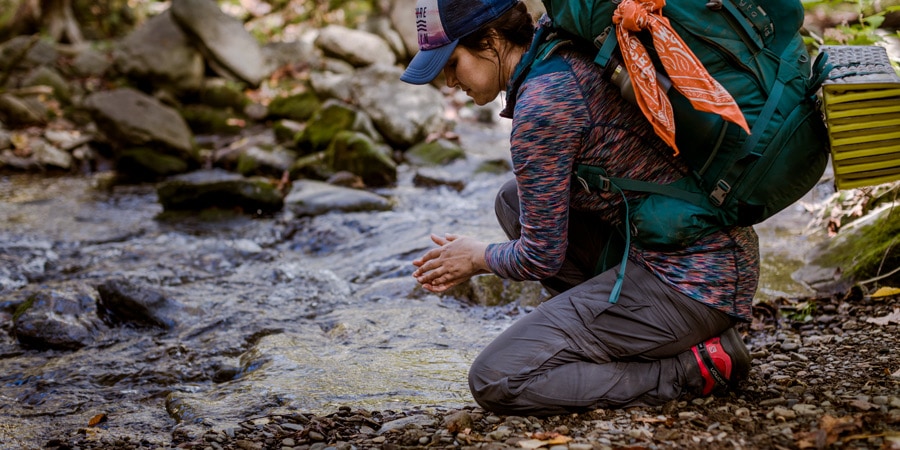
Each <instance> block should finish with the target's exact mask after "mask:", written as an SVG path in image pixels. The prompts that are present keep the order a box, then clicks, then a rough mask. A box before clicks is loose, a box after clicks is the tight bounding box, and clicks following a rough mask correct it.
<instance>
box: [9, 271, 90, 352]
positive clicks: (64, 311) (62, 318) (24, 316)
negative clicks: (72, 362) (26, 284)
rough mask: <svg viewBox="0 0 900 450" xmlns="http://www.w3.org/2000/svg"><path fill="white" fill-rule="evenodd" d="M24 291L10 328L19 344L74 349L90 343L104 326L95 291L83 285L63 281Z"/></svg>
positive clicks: (39, 347)
mask: <svg viewBox="0 0 900 450" xmlns="http://www.w3.org/2000/svg"><path fill="white" fill-rule="evenodd" d="M35 289H36V291H33V292H29V291H30V290H26V291H24V292H23V293H22V295H27V299H26V300H25V302H24V303H22V304H21V305H20V306H19V308H18V310H17V311H16V314H15V318H14V325H13V330H14V333H15V335H16V338H17V339H18V340H19V342H20V343H22V345H25V346H28V347H31V348H36V349H41V350H46V349H55V350H76V349H79V348H82V347H84V346H87V345H90V344H92V343H93V342H94V341H95V339H96V338H97V335H98V333H100V332H102V331H103V330H105V329H106V327H105V325H104V324H103V322H102V321H101V320H100V318H99V317H98V316H97V292H96V291H95V290H94V289H93V288H91V287H90V286H88V285H87V284H85V283H83V282H80V281H75V282H63V283H61V284H59V285H57V286H51V287H41V288H35Z"/></svg>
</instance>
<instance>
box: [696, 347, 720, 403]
mask: <svg viewBox="0 0 900 450" xmlns="http://www.w3.org/2000/svg"><path fill="white" fill-rule="evenodd" d="M691 350H692V351H693V353H694V358H695V359H696V360H697V366H698V367H699V368H700V376H701V377H703V381H704V385H703V391H702V392H703V395H709V394H711V393H712V391H713V388H715V387H716V380H714V379H713V377H712V374H711V373H709V369H707V368H706V364H704V363H703V358H702V357H700V351H699V350H697V346H696V345H695V346H693V347H691Z"/></svg>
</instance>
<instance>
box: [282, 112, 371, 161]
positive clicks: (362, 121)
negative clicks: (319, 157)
mask: <svg viewBox="0 0 900 450" xmlns="http://www.w3.org/2000/svg"><path fill="white" fill-rule="evenodd" d="M341 131H356V132H360V133H363V134H365V135H366V136H368V137H369V138H371V139H372V140H373V141H375V142H379V143H380V142H383V139H382V138H381V135H379V134H378V132H377V131H375V126H374V125H373V124H372V119H371V118H369V116H367V115H366V114H365V113H363V112H362V111H359V110H357V109H355V108H353V107H351V106H350V105H347V104H345V103H342V102H339V101H328V102H326V103H325V104H324V105H322V108H321V109H320V110H319V111H317V112H316V114H315V115H314V116H313V117H312V119H310V120H309V122H308V123H307V124H306V128H304V129H303V132H302V133H300V135H299V137H298V139H297V147H298V148H300V149H303V150H306V151H307V152H315V151H319V150H324V149H326V148H327V147H328V145H329V144H331V141H332V139H334V137H335V136H336V135H337V134H338V133H339V132H341Z"/></svg>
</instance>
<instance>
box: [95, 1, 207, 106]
mask: <svg viewBox="0 0 900 450" xmlns="http://www.w3.org/2000/svg"><path fill="white" fill-rule="evenodd" d="M113 60H114V64H115V66H116V68H117V69H118V71H119V72H121V73H123V74H125V75H127V76H129V77H131V78H134V79H136V80H141V81H146V82H150V83H152V84H153V85H155V86H158V87H168V86H171V87H172V88H173V90H174V91H175V92H181V91H185V90H194V89H197V88H199V87H200V86H201V84H202V83H203V70H204V67H203V56H202V55H201V54H200V52H199V51H198V50H197V49H196V48H194V47H193V46H191V42H190V40H189V38H188V36H187V35H185V33H184V32H183V31H182V30H181V27H179V26H178V24H176V23H175V21H174V20H173V18H172V14H171V12H170V11H169V10H166V11H163V12H162V13H160V14H158V15H156V16H154V17H152V18H150V19H149V20H147V22H145V23H144V24H143V25H142V26H140V27H138V28H137V29H135V30H134V31H132V32H131V34H129V35H128V36H126V37H125V38H124V39H123V40H122V41H121V42H119V44H118V45H117V46H116V48H115V49H114V50H113Z"/></svg>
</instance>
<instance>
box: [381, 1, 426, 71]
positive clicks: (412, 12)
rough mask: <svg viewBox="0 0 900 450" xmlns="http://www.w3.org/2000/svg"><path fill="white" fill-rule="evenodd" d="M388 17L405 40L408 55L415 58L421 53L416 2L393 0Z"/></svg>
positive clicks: (390, 3)
mask: <svg viewBox="0 0 900 450" xmlns="http://www.w3.org/2000/svg"><path fill="white" fill-rule="evenodd" d="M389 5H390V6H389V8H390V9H389V10H388V17H390V20H391V25H392V26H393V28H394V29H395V30H397V33H398V34H399V35H400V37H401V38H402V39H403V44H404V48H406V53H407V54H408V55H410V57H411V56H413V55H415V54H416V53H418V52H419V35H418V33H417V32H416V0H393V1H391V2H389Z"/></svg>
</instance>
